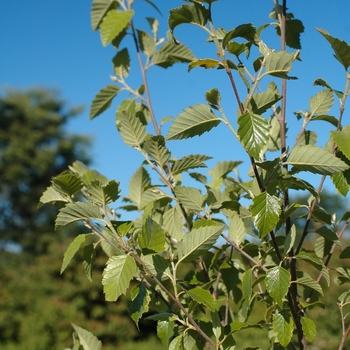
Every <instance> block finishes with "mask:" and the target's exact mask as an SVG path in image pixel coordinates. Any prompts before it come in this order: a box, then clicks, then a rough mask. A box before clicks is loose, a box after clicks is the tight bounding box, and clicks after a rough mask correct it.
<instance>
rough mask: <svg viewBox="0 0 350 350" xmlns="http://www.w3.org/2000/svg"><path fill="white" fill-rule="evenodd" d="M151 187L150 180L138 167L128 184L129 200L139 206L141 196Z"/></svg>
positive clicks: (142, 169) (144, 171)
mask: <svg viewBox="0 0 350 350" xmlns="http://www.w3.org/2000/svg"><path fill="white" fill-rule="evenodd" d="M150 186H151V179H150V176H149V174H148V172H147V171H146V170H145V168H143V167H140V168H138V169H137V170H136V172H135V173H134V175H133V176H132V177H131V179H130V182H129V198H130V200H131V201H132V202H133V203H135V204H136V206H137V207H139V206H140V204H141V200H142V194H143V192H145V191H146V190H147V189H148V188H149V187H150Z"/></svg>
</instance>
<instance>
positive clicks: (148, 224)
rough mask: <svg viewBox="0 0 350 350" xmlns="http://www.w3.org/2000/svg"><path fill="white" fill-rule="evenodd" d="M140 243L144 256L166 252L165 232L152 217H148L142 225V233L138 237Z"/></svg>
mask: <svg viewBox="0 0 350 350" xmlns="http://www.w3.org/2000/svg"><path fill="white" fill-rule="evenodd" d="M138 243H139V246H140V248H141V250H142V253H143V254H144V255H147V254H155V253H162V252H164V250H165V234H164V231H163V230H162V228H161V227H160V226H159V225H158V224H157V223H156V222H155V221H154V220H152V218H151V217H148V218H147V219H146V220H145V222H144V224H143V225H142V233H141V235H139V236H138Z"/></svg>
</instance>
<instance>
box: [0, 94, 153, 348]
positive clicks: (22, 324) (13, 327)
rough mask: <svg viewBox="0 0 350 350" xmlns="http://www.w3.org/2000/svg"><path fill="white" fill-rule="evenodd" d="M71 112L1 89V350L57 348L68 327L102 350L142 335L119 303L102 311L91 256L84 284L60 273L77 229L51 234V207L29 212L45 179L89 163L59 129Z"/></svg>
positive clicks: (84, 147) (82, 147)
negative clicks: (82, 330) (88, 334)
mask: <svg viewBox="0 0 350 350" xmlns="http://www.w3.org/2000/svg"><path fill="white" fill-rule="evenodd" d="M79 111H81V107H77V108H68V106H67V103H66V102H65V101H63V100H61V99H60V98H59V95H58V93H56V92H54V91H51V90H44V89H29V90H25V91H17V90H9V91H7V92H6V93H5V94H3V95H2V96H1V98H0V243H1V248H2V251H1V254H0V267H1V274H0V348H1V349H3V350H12V349H16V350H26V349H36V350H46V349H57V350H62V349H63V348H65V347H66V346H67V345H68V344H69V343H70V340H71V324H70V323H71V322H74V323H77V324H81V325H82V326H84V327H86V328H89V329H93V330H94V331H95V332H96V334H98V336H99V337H100V338H101V339H103V341H104V343H105V345H106V346H105V348H106V349H115V344H120V343H124V344H125V343H126V342H127V341H131V340H133V339H136V338H140V337H142V336H145V335H146V333H147V335H149V334H150V332H149V328H147V325H146V328H145V329H144V333H138V332H137V329H136V327H135V325H134V323H133V322H132V320H130V319H129V318H128V317H125V316H126V314H127V312H128V311H127V305H126V303H125V300H121V301H120V302H118V303H114V304H109V305H107V306H106V305H105V302H104V297H103V292H102V289H101V287H100V282H99V281H100V280H101V272H102V267H103V264H104V260H103V259H102V261H101V256H100V255H99V254H97V257H96V262H95V270H94V279H93V280H92V282H90V281H89V280H87V279H86V278H85V276H84V275H83V274H81V273H79V269H81V266H80V265H79V266H77V264H74V263H73V265H72V266H71V267H70V268H69V270H68V274H65V275H64V276H62V275H60V273H59V272H60V267H61V264H62V256H63V253H64V251H65V249H66V248H67V247H68V245H69V241H70V239H71V237H73V236H76V235H77V234H79V233H81V232H84V227H83V226H82V225H80V226H77V225H75V226H72V227H70V228H68V229H65V228H64V229H63V230H60V231H58V232H56V233H55V234H53V225H54V219H55V215H56V214H57V209H56V208H53V207H50V206H43V207H40V208H39V209H38V208H37V206H38V203H39V198H40V197H41V195H42V192H43V191H44V190H45V189H46V187H47V186H49V185H50V180H51V177H52V176H54V175H57V174H58V173H60V172H62V171H63V170H65V169H67V167H68V165H69V164H71V163H72V162H73V161H74V160H77V159H79V160H81V161H83V162H85V163H86V164H89V163H90V157H89V153H88V151H89V148H88V146H89V138H88V137H87V136H84V135H76V134H75V135H74V134H68V132H67V131H66V130H65V126H66V125H67V123H68V122H69V120H70V119H71V118H73V117H74V116H75V115H76V114H77V113H78V112H79ZM13 247H14V248H15V249H9V248H13ZM148 327H149V325H148ZM152 327H153V328H154V325H153V324H152ZM112 344H113V345H112Z"/></svg>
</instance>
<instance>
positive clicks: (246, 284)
mask: <svg viewBox="0 0 350 350" xmlns="http://www.w3.org/2000/svg"><path fill="white" fill-rule="evenodd" d="M252 281H253V270H252V269H249V270H246V271H244V273H243V275H242V292H243V298H244V299H245V300H247V301H248V302H249V301H250V296H251V295H252V291H253V287H252V286H253V284H252ZM231 330H232V327H231Z"/></svg>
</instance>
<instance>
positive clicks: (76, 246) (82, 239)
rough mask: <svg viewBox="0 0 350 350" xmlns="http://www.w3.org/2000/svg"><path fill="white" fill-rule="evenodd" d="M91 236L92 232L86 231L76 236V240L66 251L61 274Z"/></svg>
mask: <svg viewBox="0 0 350 350" xmlns="http://www.w3.org/2000/svg"><path fill="white" fill-rule="evenodd" d="M91 236H92V234H91V233H85V234H81V235H78V236H76V237H75V238H74V241H73V242H72V243H71V244H70V245H69V247H68V248H67V250H66V252H65V253H64V257H63V262H62V267H61V271H60V274H62V273H63V271H64V270H65V269H66V267H67V266H68V265H69V263H70V262H71V260H72V258H73V257H74V255H75V254H76V253H77V251H78V250H79V249H80V247H81V245H82V244H84V243H85V241H86V240H87V239H88V238H89V237H91Z"/></svg>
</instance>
